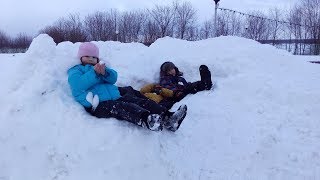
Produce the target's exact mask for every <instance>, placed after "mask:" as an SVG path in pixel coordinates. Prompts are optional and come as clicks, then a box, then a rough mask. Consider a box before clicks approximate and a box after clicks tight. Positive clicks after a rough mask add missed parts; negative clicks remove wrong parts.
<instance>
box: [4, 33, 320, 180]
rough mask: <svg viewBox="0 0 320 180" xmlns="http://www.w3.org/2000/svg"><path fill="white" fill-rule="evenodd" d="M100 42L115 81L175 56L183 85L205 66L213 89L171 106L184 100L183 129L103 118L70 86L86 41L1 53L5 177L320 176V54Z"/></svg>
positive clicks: (223, 42)
mask: <svg viewBox="0 0 320 180" xmlns="http://www.w3.org/2000/svg"><path fill="white" fill-rule="evenodd" d="M94 43H95V44H96V45H98V47H99V48H100V55H101V58H102V60H103V61H104V62H106V64H107V66H109V67H112V68H113V69H115V70H116V71H117V72H118V75H119V76H118V81H117V85H118V86H129V85H130V86H132V87H134V88H135V89H140V88H141V87H142V86H143V85H145V84H147V83H151V82H156V81H157V79H158V77H159V75H158V72H159V67H160V65H161V64H162V63H163V62H164V61H172V62H174V63H175V64H176V65H177V66H178V67H179V69H180V70H181V71H183V72H184V76H185V78H186V79H187V81H196V80H199V79H200V76H199V72H198V67H199V66H200V65H201V64H206V65H208V67H209V68H210V69H211V71H212V77H213V80H214V82H215V88H214V89H213V90H210V91H203V92H199V93H197V94H195V95H189V96H187V97H186V98H185V99H183V100H182V101H181V102H179V103H177V104H176V105H175V106H174V107H173V108H172V110H173V111H174V110H176V109H177V107H179V105H181V104H186V105H187V106H188V114H187V116H186V119H185V120H184V122H183V124H182V125H181V127H180V129H179V130H178V131H177V132H175V133H172V132H169V131H166V130H164V131H162V132H153V131H149V130H146V129H143V128H141V127H138V126H135V125H133V124H130V123H128V122H125V121H119V120H116V119H113V118H109V119H98V118H95V117H92V116H90V115H89V114H88V113H86V112H85V110H84V109H83V108H82V107H81V105H80V104H78V103H77V102H76V101H75V100H74V99H73V97H72V95H71V91H70V89H69V85H68V82H67V70H68V69H69V68H70V67H72V66H74V65H76V64H78V63H79V60H78V59H77V58H76V54H77V50H78V47H79V45H80V43H75V44H73V43H71V42H63V43H60V44H58V45H56V44H55V43H54V42H53V39H52V38H51V37H49V36H47V35H40V36H38V37H37V38H35V39H34V40H33V42H32V44H31V46H30V48H29V50H28V51H27V52H26V53H24V54H0V60H1V66H2V68H1V71H0V81H1V89H0V94H1V97H0V100H1V103H0V109H1V111H0V180H21V179H26V180H28V179H30V180H31V179H32V180H75V179H77V180H88V179H94V180H105V179H115V180H118V179H119V180H122V179H136V180H141V179H153V180H156V179H159V180H163V179H172V180H173V179H174V180H188V179H189V180H210V179H219V180H220V179H226V180H230V179H232V180H241V179H244V180H248V179H259V180H269V179H270V180H271V179H272V180H283V179H297V180H298V179H299V180H301V179H306V180H309V179H310V180H311V179H312V180H316V179H320V152H319V149H320V131H319V129H320V122H319V117H320V83H319V79H320V65H319V64H312V63H309V62H308V58H310V60H314V59H315V58H314V57H303V56H293V55H291V54H290V53H288V52H286V51H284V50H279V49H276V48H275V47H273V46H270V45H261V44H259V43H258V42H255V41H253V40H248V39H243V38H239V37H218V38H213V39H208V40H203V41H197V42H188V41H184V40H177V39H172V38H168V37H167V38H162V39H159V40H157V41H156V42H155V43H154V44H152V45H151V46H150V47H146V46H144V45H142V44H139V43H127V44H124V43H120V42H94Z"/></svg>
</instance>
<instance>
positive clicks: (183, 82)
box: [178, 77, 188, 86]
mask: <svg viewBox="0 0 320 180" xmlns="http://www.w3.org/2000/svg"><path fill="white" fill-rule="evenodd" d="M178 81H179V82H182V84H183V85H184V86H186V85H187V84H188V83H187V81H186V79H184V78H183V77H179V78H178Z"/></svg>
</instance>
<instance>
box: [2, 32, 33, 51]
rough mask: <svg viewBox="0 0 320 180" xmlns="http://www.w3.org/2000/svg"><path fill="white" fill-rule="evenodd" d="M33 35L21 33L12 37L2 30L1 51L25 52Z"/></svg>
mask: <svg viewBox="0 0 320 180" xmlns="http://www.w3.org/2000/svg"><path fill="white" fill-rule="evenodd" d="M31 41H32V37H31V36H28V35H27V34H25V33H20V34H18V35H17V36H16V37H14V38H12V37H10V36H9V35H8V34H6V33H5V32H4V31H1V30H0V53H15V52H24V51H25V50H26V49H27V48H28V47H29V45H30V43H31Z"/></svg>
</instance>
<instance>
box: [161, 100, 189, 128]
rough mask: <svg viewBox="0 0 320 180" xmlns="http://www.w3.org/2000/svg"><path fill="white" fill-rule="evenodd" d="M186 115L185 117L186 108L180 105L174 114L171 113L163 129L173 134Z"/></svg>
mask: <svg viewBox="0 0 320 180" xmlns="http://www.w3.org/2000/svg"><path fill="white" fill-rule="evenodd" d="M186 115H187V106H186V105H181V106H180V107H179V108H178V110H177V111H176V112H174V113H172V114H171V115H170V116H169V117H167V119H166V120H165V123H164V126H165V128H167V129H168V130H170V131H173V132H175V131H176V130H178V129H179V127H180V125H181V123H182V121H183V120H184V118H185V117H186Z"/></svg>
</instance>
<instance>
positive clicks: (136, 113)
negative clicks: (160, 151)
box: [90, 86, 168, 126]
mask: <svg viewBox="0 0 320 180" xmlns="http://www.w3.org/2000/svg"><path fill="white" fill-rule="evenodd" d="M119 91H120V94H121V96H122V97H120V98H119V99H117V100H110V101H104V102H100V103H99V105H98V107H97V108H96V109H95V111H93V112H90V113H91V114H92V115H93V116H96V117H98V118H110V117H113V118H116V119H119V120H126V121H129V122H131V123H134V124H137V125H139V126H141V124H142V122H143V121H146V120H147V118H148V116H149V115H150V114H159V115H165V114H167V113H168V111H167V109H166V108H165V107H162V106H161V105H159V104H157V103H156V102H154V101H152V100H150V99H148V98H146V97H145V96H143V95H142V94H141V93H140V92H139V91H136V90H134V89H133V88H132V87H131V86H128V87H119Z"/></svg>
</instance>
